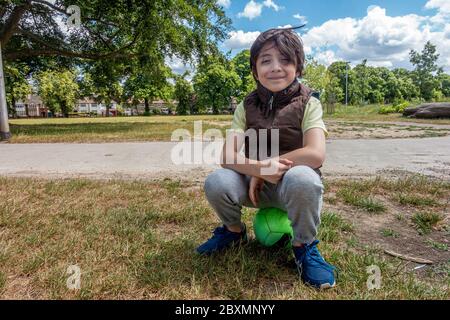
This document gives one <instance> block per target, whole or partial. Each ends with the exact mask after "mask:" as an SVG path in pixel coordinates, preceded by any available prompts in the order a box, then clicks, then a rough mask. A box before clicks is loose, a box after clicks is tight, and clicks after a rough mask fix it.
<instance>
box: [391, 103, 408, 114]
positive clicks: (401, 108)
mask: <svg viewBox="0 0 450 320" xmlns="http://www.w3.org/2000/svg"><path fill="white" fill-rule="evenodd" d="M408 107H409V102H407V101H405V102H403V103H400V104H397V105H395V106H394V108H395V111H396V112H398V113H403V111H405V109H406V108H408Z"/></svg>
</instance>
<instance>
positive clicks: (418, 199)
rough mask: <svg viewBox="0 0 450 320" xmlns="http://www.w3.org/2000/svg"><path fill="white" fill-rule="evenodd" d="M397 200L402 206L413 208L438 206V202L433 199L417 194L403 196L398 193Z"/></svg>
mask: <svg viewBox="0 0 450 320" xmlns="http://www.w3.org/2000/svg"><path fill="white" fill-rule="evenodd" d="M395 199H396V200H397V201H398V202H399V203H400V204H402V205H412V206H424V207H425V206H434V205H436V204H437V202H436V200H435V199H433V198H431V197H426V196H425V197H424V196H421V195H416V194H403V193H398V194H396V195H395Z"/></svg>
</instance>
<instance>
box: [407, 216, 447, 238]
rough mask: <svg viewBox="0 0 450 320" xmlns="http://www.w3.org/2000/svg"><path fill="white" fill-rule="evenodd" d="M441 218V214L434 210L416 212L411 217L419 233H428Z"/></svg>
mask: <svg viewBox="0 0 450 320" xmlns="http://www.w3.org/2000/svg"><path fill="white" fill-rule="evenodd" d="M442 220H443V217H442V215H440V214H439V213H436V212H417V213H415V214H414V215H413V217H412V221H413V222H414V224H415V225H416V228H417V230H418V231H419V233H420V234H421V235H423V234H429V233H430V232H431V229H432V228H433V227H436V225H437V224H438V223H439V222H440V221H442Z"/></svg>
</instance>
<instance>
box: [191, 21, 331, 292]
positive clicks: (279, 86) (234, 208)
mask: <svg viewBox="0 0 450 320" xmlns="http://www.w3.org/2000/svg"><path fill="white" fill-rule="evenodd" d="M304 60H305V55H304V51H303V45H302V43H301V40H300V38H299V37H298V36H297V35H296V34H295V33H294V32H293V31H292V29H270V30H267V31H265V32H263V33H262V34H260V35H259V36H258V38H257V39H256V40H255V42H254V43H253V45H252V47H251V49H250V65H251V69H252V73H253V77H254V79H255V81H256V83H257V89H256V90H255V91H253V92H252V93H250V94H249V95H248V96H247V97H246V98H245V99H244V102H243V103H241V104H240V105H239V106H238V107H237V108H236V111H235V113H234V118H233V123H232V129H233V134H232V135H231V137H230V136H228V137H227V141H226V142H225V144H224V147H223V153H222V164H221V166H222V168H221V169H218V170H216V171H214V172H213V173H211V174H210V175H209V176H208V177H207V178H206V181H205V185H204V190H205V194H206V197H207V199H208V202H209V203H210V205H211V206H212V207H213V208H214V210H215V211H216V213H217V215H218V216H219V218H220V219H221V221H222V222H223V226H222V227H218V228H216V229H215V230H214V232H213V236H212V237H211V238H210V239H209V240H208V241H206V242H205V243H204V244H202V245H201V246H199V247H198V248H197V252H198V253H200V254H211V253H214V252H217V251H220V250H223V249H226V248H228V247H230V246H232V245H236V244H239V243H241V242H246V241H247V233H246V226H245V225H244V224H243V223H242V222H241V219H240V218H241V208H242V206H249V207H255V208H265V207H278V208H280V209H282V210H285V211H287V213H288V217H289V219H290V221H291V224H292V228H293V230H294V239H293V241H292V245H293V251H294V255H295V261H296V264H297V267H298V270H299V273H300V276H301V278H302V279H303V281H304V282H305V283H307V284H309V285H312V286H314V287H317V288H321V289H324V288H330V287H333V286H334V285H335V279H334V267H333V266H331V265H329V264H328V263H326V262H325V260H324V259H323V258H322V256H321V255H320V253H319V251H318V249H317V243H318V242H319V241H318V240H316V239H315V236H316V234H317V228H318V226H319V224H320V211H321V208H322V194H323V184H322V180H321V174H320V171H319V168H320V167H321V166H322V163H323V161H324V159H325V135H326V134H328V133H327V130H326V128H325V125H324V123H323V120H322V106H321V104H320V101H319V100H317V99H316V98H314V97H311V93H312V92H311V90H310V89H309V88H307V87H306V86H304V85H303V84H301V83H299V81H298V80H297V77H301V76H302V72H303V65H304ZM249 129H253V130H255V131H256V132H257V133H258V132H260V131H261V130H264V129H267V131H266V132H267V133H268V135H269V136H271V134H275V133H274V130H276V131H277V133H278V138H279V139H278V141H276V142H278V143H275V144H274V143H273V140H272V139H271V138H270V137H268V138H267V140H266V141H267V142H266V144H265V145H264V144H263V142H262V139H259V138H258V139H257V140H258V141H257V144H256V150H255V148H253V149H252V148H251V147H250V145H249V143H248V142H247V140H246V139H245V134H244V131H248V130H249ZM269 142H271V143H269ZM243 144H244V146H245V158H243V155H241V154H240V153H239V150H240V149H241V147H242V145H243ZM271 144H272V145H271ZM274 147H278V151H279V154H280V156H275V157H273V156H272V151H273V150H274ZM261 148H266V149H267V150H268V151H269V152H270V154H271V158H267V159H260V155H261V152H260V149H261ZM230 158H231V159H232V161H229V159H230ZM269 166H270V168H271V172H270V173H267V169H268V167H269ZM264 169H266V170H264Z"/></svg>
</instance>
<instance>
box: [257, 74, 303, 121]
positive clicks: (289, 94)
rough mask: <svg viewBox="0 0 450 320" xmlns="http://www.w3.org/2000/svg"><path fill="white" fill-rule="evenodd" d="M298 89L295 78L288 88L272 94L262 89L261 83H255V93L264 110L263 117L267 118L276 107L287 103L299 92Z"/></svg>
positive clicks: (297, 82)
mask: <svg viewBox="0 0 450 320" xmlns="http://www.w3.org/2000/svg"><path fill="white" fill-rule="evenodd" d="M299 88H300V82H299V81H298V80H297V78H295V79H294V81H292V83H291V84H290V85H289V86H287V87H286V88H285V89H283V90H281V91H279V92H272V91H270V90H269V89H267V88H266V87H264V86H263V85H262V84H261V82H259V81H257V88H256V91H257V93H258V97H259V100H260V101H261V107H262V108H263V109H264V110H265V116H266V117H267V116H268V115H269V114H270V112H271V111H272V110H273V109H275V108H276V107H279V106H283V105H286V104H287V103H289V102H290V101H291V99H292V98H293V97H294V95H295V94H296V93H298V92H299Z"/></svg>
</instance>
